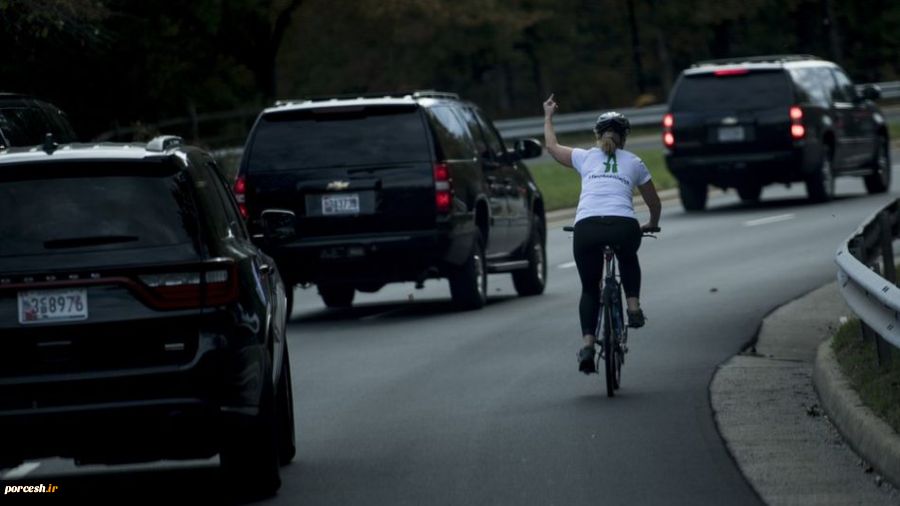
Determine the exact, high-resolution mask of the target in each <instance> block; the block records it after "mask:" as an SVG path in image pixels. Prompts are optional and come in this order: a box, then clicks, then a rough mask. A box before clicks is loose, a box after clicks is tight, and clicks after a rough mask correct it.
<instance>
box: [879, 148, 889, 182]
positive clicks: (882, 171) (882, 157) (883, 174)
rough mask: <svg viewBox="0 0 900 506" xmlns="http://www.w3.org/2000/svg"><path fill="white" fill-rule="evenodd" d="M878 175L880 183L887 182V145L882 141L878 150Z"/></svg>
mask: <svg viewBox="0 0 900 506" xmlns="http://www.w3.org/2000/svg"><path fill="white" fill-rule="evenodd" d="M877 170H878V177H880V178H881V182H882V183H887V180H888V171H889V170H890V167H888V156H887V145H886V144H884V143H882V144H881V149H879V150H878V169H877Z"/></svg>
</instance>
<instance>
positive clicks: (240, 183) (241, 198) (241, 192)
mask: <svg viewBox="0 0 900 506" xmlns="http://www.w3.org/2000/svg"><path fill="white" fill-rule="evenodd" d="M234 200H236V201H237V204H238V209H239V210H240V211H241V217H243V218H244V219H247V217H248V216H250V213H249V212H248V211H247V180H246V179H245V178H244V176H238V178H237V180H235V182H234Z"/></svg>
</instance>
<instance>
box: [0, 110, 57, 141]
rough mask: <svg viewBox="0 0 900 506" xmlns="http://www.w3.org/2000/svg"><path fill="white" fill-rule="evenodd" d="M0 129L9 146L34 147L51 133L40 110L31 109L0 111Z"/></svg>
mask: <svg viewBox="0 0 900 506" xmlns="http://www.w3.org/2000/svg"><path fill="white" fill-rule="evenodd" d="M0 129H2V130H3V134H4V137H6V140H7V141H8V142H9V143H10V145H11V146H35V145H38V144H41V143H43V142H44V136H45V135H46V134H47V132H49V131H51V130H50V128H49V127H48V125H47V120H46V119H45V118H44V115H43V113H41V111H40V110H38V109H35V108H31V107H10V108H3V109H0Z"/></svg>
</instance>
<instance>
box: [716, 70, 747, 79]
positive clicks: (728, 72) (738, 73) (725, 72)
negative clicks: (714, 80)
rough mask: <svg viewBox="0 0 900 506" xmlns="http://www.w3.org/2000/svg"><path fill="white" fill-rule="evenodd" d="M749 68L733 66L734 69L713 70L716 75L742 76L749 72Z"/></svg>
mask: <svg viewBox="0 0 900 506" xmlns="http://www.w3.org/2000/svg"><path fill="white" fill-rule="evenodd" d="M749 73H750V69H746V68H735V69H722V70H717V71H715V72H713V74H714V75H715V76H716V77H727V76H742V75H744V74H749Z"/></svg>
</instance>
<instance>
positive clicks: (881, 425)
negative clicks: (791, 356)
mask: <svg viewBox="0 0 900 506" xmlns="http://www.w3.org/2000/svg"><path fill="white" fill-rule="evenodd" d="M831 342H832V339H831V338H829V339H828V340H826V341H824V342H823V343H822V344H821V345H820V346H819V350H818V353H817V354H816V361H815V365H814V370H813V384H814V385H815V388H816V392H817V393H818V394H819V399H820V400H821V401H822V405H823V407H824V408H825V411H826V412H827V413H828V416H829V417H830V418H831V420H832V422H833V423H834V425H835V426H836V427H837V428H838V430H839V431H840V433H841V435H843V436H844V439H845V440H847V442H848V443H849V444H850V446H852V447H853V449H854V450H856V452H857V453H858V454H859V455H860V456H861V457H862V458H864V459H866V460H867V461H869V462H870V463H871V464H872V466H873V467H874V468H875V469H877V470H878V472H879V473H881V475H882V476H883V477H884V478H885V479H887V480H888V481H889V482H891V484H893V485H894V486H895V487H900V435H898V434H897V433H896V432H894V430H893V429H892V428H891V427H890V426H889V425H888V424H887V423H886V422H884V421H883V420H881V419H880V418H878V417H877V416H876V415H875V414H874V413H873V412H872V410H871V409H869V408H868V407H866V406H864V405H863V403H862V401H861V400H860V398H859V395H858V394H857V393H856V391H854V390H853V389H852V388H851V387H850V383H849V382H848V381H847V378H846V377H844V374H843V373H842V372H841V370H840V366H839V365H838V363H837V359H836V358H835V356H834V351H833V350H832V349H831Z"/></svg>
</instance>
